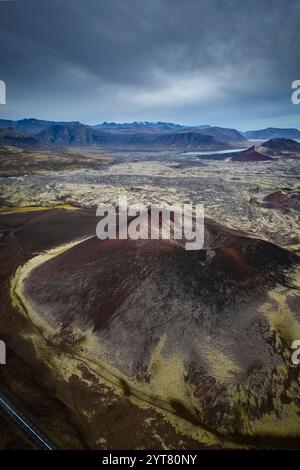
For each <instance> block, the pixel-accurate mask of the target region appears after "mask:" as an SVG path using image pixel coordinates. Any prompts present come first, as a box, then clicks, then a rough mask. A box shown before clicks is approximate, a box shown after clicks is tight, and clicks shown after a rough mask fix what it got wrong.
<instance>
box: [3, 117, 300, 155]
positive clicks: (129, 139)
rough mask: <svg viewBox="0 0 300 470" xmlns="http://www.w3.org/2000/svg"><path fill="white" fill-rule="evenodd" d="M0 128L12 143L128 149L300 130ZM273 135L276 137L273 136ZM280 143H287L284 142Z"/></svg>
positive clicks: (50, 124) (31, 122)
mask: <svg viewBox="0 0 300 470" xmlns="http://www.w3.org/2000/svg"><path fill="white" fill-rule="evenodd" d="M0 130H2V131H1V132H2V142H3V139H4V140H5V141H6V142H7V143H9V142H11V143H12V144H13V143H16V144H17V143H19V144H22V142H24V143H27V144H30V143H32V144H33V143H34V142H36V143H37V145H39V144H40V145H57V146H69V145H73V146H100V147H102V146H104V147H106V146H110V147H117V148H122V149H123V148H124V149H129V150H130V149H135V148H137V149H151V148H153V149H158V148H160V147H161V148H175V149H184V150H222V149H230V148H237V147H238V146H241V144H243V146H245V144H247V139H258V140H259V139H261V140H268V139H274V138H285V139H291V138H294V139H295V138H299V139H300V131H299V130H298V129H293V128H288V129H281V128H273V127H270V128H267V129H261V130H257V131H247V132H243V133H242V132H239V131H238V130H236V129H231V128H224V127H219V126H211V125H199V126H186V125H182V124H177V123H172V122H163V121H158V122H149V121H134V122H127V123H126V122H125V123H116V122H103V123H101V124H97V125H87V124H82V123H80V122H79V121H70V122H65V121H58V122H56V121H47V120H41V119H35V118H29V119H21V120H19V121H13V120H8V119H0ZM5 130H6V131H7V132H8V131H9V130H10V134H9V132H8V134H7V137H5V136H4V134H5ZM13 132H16V135H13ZM3 133H4V134H3ZM274 135H275V136H280V137H274ZM25 136H26V137H27V139H25ZM291 136H293V137H291ZM30 139H31V140H30ZM274 145H275V144H274ZM278 145H279V144H278ZM282 145H283V144H282ZM284 145H285V146H287V143H285V144H284ZM289 145H291V143H290V144H289Z"/></svg>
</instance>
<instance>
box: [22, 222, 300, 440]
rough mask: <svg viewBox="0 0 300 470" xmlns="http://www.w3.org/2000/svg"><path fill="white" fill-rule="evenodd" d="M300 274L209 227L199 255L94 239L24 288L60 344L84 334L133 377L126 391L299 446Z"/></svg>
mask: <svg viewBox="0 0 300 470" xmlns="http://www.w3.org/2000/svg"><path fill="white" fill-rule="evenodd" d="M298 267H299V258H298V257H297V256H296V255H294V254H292V253H290V252H288V251H286V250H284V249H282V248H279V247H277V246H275V245H272V244H270V243H267V242H265V241H262V240H257V239H251V238H248V237H246V236H244V235H243V234H241V233H238V232H235V231H231V230H228V229H224V228H223V227H221V226H219V225H217V224H215V223H212V222H210V221H207V222H206V229H205V247H204V249H203V250H200V251H186V250H185V249H184V248H183V247H182V246H180V245H178V244H176V243H174V242H172V241H155V240H154V241H150V240H149V241H148V240H137V241H134V240H106V241H99V240H98V239H96V238H92V239H89V240H87V241H85V242H83V243H80V244H79V245H77V246H75V247H73V248H72V249H70V250H68V251H66V252H64V253H62V254H60V255H58V256H56V257H54V258H53V259H50V260H49V261H46V262H45V263H43V264H41V265H40V266H39V267H37V268H35V269H34V270H33V271H32V272H31V273H30V275H29V276H28V277H27V279H26V280H25V291H24V292H25V296H26V299H27V301H28V302H29V303H30V305H31V306H32V307H33V308H34V309H35V310H36V311H37V312H39V314H41V315H42V316H43V317H44V319H46V320H47V321H48V322H50V323H51V324H52V325H53V326H54V327H55V328H56V331H57V333H56V334H57V337H59V338H60V339H61V341H62V342H63V341H69V340H70V337H72V334H73V335H74V336H73V340H74V341H73V342H74V344H76V341H77V340H78V339H76V338H78V328H79V329H80V330H81V331H82V337H81V338H80V341H79V346H78V347H79V350H80V351H81V353H82V354H86V355H89V354H91V352H92V354H94V355H96V356H97V357H98V358H100V359H101V360H103V361H105V362H106V363H108V364H110V365H112V366H114V367H115V368H116V369H117V370H119V371H120V373H122V374H125V376H126V377H127V379H128V384H129V385H128V390H130V387H131V384H132V383H133V384H139V385H138V386H140V387H141V389H142V390H145V393H146V392H147V393H149V391H150V392H151V394H153V395H156V396H158V397H159V400H160V401H161V402H164V403H168V405H169V406H171V407H173V409H174V412H176V413H178V414H179V415H180V416H182V417H185V418H186V419H187V420H188V421H190V422H192V423H193V424H194V425H195V424H196V425H197V423H198V424H199V425H201V426H204V427H205V426H206V427H207V428H209V429H213V430H214V431H215V432H218V433H221V434H226V435H232V436H235V437H236V438H240V437H241V436H243V439H245V438H246V437H245V436H247V438H248V439H249V438H251V439H252V438H253V436H256V435H264V437H265V438H266V439H267V438H268V439H271V438H272V439H273V437H274V438H278V437H282V436H284V435H285V436H286V437H287V438H288V439H293V438H294V437H295V435H297V436H298V437H299V435H300V419H299V416H298V414H297V413H298V411H299V409H300V406H299V405H300V404H299V384H298V382H297V377H299V372H298V370H296V369H295V368H293V366H292V364H291V362H290V354H291V353H290V347H291V342H292V340H293V339H296V338H294V336H295V335H296V336H297V332H300V323H299V320H300V311H299V302H298V301H299V297H297V292H298V291H297V289H294V288H293V286H292V284H293V282H294V273H295V269H296V268H298ZM294 287H295V286H294ZM75 327H76V328H75ZM75 331H76V334H75ZM72 332H74V333H72ZM91 338H93V339H91ZM90 345H92V346H91V347H90ZM295 381H296V382H295ZM128 393H129V395H130V392H128ZM297 397H298V398H297ZM287 414H289V420H292V421H293V428H292V430H290V429H289V427H288V426H289V425H288V424H287V423H286V422H285V419H286V416H287ZM277 421H279V422H280V423H281V427H280V428H277V424H278V423H277ZM265 423H267V424H265ZM276 423H277V424H276ZM237 436H239V437H237ZM251 436H252V437H251Z"/></svg>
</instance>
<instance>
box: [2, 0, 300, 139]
mask: <svg viewBox="0 0 300 470" xmlns="http://www.w3.org/2000/svg"><path fill="white" fill-rule="evenodd" d="M299 24H300V1H299V0H294V1H292V0H291V1H286V0H244V1H241V0H184V1H183V0H35V1H32V0H23V1H14V0H11V1H9V0H7V1H1V0H0V39H1V40H0V79H2V80H5V82H6V86H7V104H6V105H0V115H1V117H7V118H12V119H21V118H24V117H38V118H42V119H53V120H80V121H81V122H85V123H90V124H94V123H99V122H102V121H118V122H120V121H133V120H141V121H144V120H147V121H153V120H155V121H157V120H163V121H173V122H180V123H186V124H216V125H221V126H227V127H235V128H238V129H241V130H246V129H255V128H260V127H266V126H271V125H273V126H281V127H289V126H293V127H299V128H300V106H295V105H292V104H291V83H292V81H293V80H296V79H300V47H299V45H300V27H299Z"/></svg>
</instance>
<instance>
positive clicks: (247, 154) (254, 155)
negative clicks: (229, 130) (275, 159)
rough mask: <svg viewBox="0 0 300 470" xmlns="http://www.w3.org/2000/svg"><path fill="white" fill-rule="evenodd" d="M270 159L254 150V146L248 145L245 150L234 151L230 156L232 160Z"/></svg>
mask: <svg viewBox="0 0 300 470" xmlns="http://www.w3.org/2000/svg"><path fill="white" fill-rule="evenodd" d="M268 160H272V158H271V157H269V156H268V155H266V154H264V153H262V152H260V151H258V150H256V147H255V146H253V147H250V148H249V149H247V150H244V151H242V152H238V153H236V154H235V155H234V156H233V157H231V161H232V162H262V161H268Z"/></svg>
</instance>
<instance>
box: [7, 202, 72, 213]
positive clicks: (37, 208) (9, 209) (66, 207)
mask: <svg viewBox="0 0 300 470" xmlns="http://www.w3.org/2000/svg"><path fill="white" fill-rule="evenodd" d="M50 209H64V210H68V211H76V210H78V209H79V207H75V206H71V205H70V204H56V205H54V206H24V207H2V208H1V209H0V214H1V215H6V214H13V213H18V212H36V211H48V210H50Z"/></svg>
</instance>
